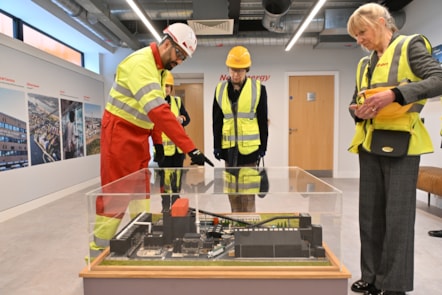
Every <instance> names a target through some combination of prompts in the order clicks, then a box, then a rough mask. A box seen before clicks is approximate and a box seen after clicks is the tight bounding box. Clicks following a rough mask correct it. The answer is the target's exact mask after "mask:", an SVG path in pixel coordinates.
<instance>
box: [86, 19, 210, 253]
mask: <svg viewBox="0 0 442 295" xmlns="http://www.w3.org/2000/svg"><path fill="white" fill-rule="evenodd" d="M163 33H164V38H163V39H162V41H161V42H160V43H159V44H157V43H151V44H150V45H149V46H146V47H145V48H142V49H140V50H137V51H135V52H134V53H132V54H130V55H129V56H128V57H126V58H125V59H124V60H123V61H122V62H121V63H120V64H119V65H118V67H117V70H116V75H115V81H114V84H113V86H112V89H111V90H110V92H109V99H108V102H107V104H106V107H105V111H104V114H103V118H102V129H101V185H102V186H104V185H106V184H108V183H110V182H113V181H115V180H117V179H120V178H122V177H123V176H126V175H128V174H131V173H133V172H136V171H138V170H140V169H143V168H146V167H147V166H148V163H149V161H150V147H149V141H148V137H149V136H151V135H155V134H153V129H154V126H155V128H158V129H159V130H161V131H162V132H164V133H165V134H166V135H167V136H168V137H169V138H170V139H171V140H172V141H173V142H174V143H175V144H176V145H177V146H178V147H179V148H180V149H181V150H182V151H183V152H185V153H187V154H188V155H189V156H190V158H191V164H196V165H204V163H205V162H207V163H208V164H211V165H212V166H213V164H212V163H211V162H210V160H208V159H207V158H206V157H205V156H204V154H203V153H201V152H200V151H199V150H198V149H197V148H196V146H195V144H194V143H193V141H192V140H191V139H190V138H189V136H188V135H187V134H186V132H185V131H184V129H183V127H182V126H181V124H180V123H179V122H177V120H176V116H175V115H174V114H173V113H172V112H171V111H170V107H169V105H168V103H167V102H166V100H165V99H164V97H165V93H164V81H165V77H166V75H167V70H172V69H173V68H174V67H176V66H177V65H179V64H181V63H183V62H184V60H185V59H186V58H187V57H192V54H193V53H194V52H195V50H196V47H197V39H196V36H195V33H194V32H193V30H192V29H191V28H190V27H189V26H188V25H186V24H183V23H174V24H172V25H170V26H168V27H167V28H166V29H165V30H164V31H163ZM160 136H161V133H160ZM155 141H156V140H154V142H155ZM160 142H161V141H160ZM129 202H130V200H126V201H125V200H123V199H122V198H119V199H118V198H112V197H110V196H103V197H99V198H97V201H96V226H95V230H94V241H93V242H92V243H91V249H95V250H98V251H100V250H102V249H104V248H105V247H106V246H107V245H108V244H109V240H110V239H111V238H112V236H113V235H114V234H115V232H116V230H117V228H118V225H119V223H120V221H121V218H122V217H123V215H124V212H125V210H126V208H127V206H128V205H129ZM146 203H148V202H146ZM91 253H92V252H91Z"/></svg>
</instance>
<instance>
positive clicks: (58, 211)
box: [0, 179, 442, 295]
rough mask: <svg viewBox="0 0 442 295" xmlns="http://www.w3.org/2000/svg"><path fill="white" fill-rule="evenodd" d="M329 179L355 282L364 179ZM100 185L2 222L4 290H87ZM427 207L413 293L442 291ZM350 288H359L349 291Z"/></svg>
mask: <svg viewBox="0 0 442 295" xmlns="http://www.w3.org/2000/svg"><path fill="white" fill-rule="evenodd" d="M326 181H327V182H329V183H330V184H332V185H334V186H336V187H337V188H339V189H340V190H342V191H343V193H344V194H343V220H342V221H343V222H342V224H343V227H342V239H343V246H342V247H343V249H342V250H343V251H342V252H343V253H342V262H343V264H344V265H345V266H346V267H347V268H348V270H349V271H350V272H351V273H352V276H353V278H351V279H350V280H349V286H350V284H351V282H352V281H353V280H355V279H358V278H359V275H360V272H359V246H360V244H359V238H358V214H357V206H358V198H357V190H358V180H357V179H326ZM97 185H98V184H97ZM94 188H95V187H90V188H87V189H84V190H81V191H79V192H77V193H74V194H70V195H67V196H65V197H63V198H61V199H59V200H57V201H54V202H52V203H50V204H48V205H45V206H43V207H40V208H37V209H34V210H32V211H30V212H28V213H25V214H23V215H21V216H17V217H14V218H12V219H9V220H6V221H4V222H1V223H0V294H1V295H52V294H54V295H55V294H56V295H81V294H83V281H82V279H81V278H80V277H79V275H78V274H79V272H80V271H81V270H82V269H83V268H84V267H85V261H84V257H85V255H86V253H87V251H88V249H87V244H88V239H87V203H86V198H85V193H86V192H88V191H90V190H91V189H94ZM419 193H422V194H423V192H419ZM426 207H427V206H426V204H425V203H423V202H420V201H418V209H417V217H416V228H415V230H416V243H415V282H414V285H415V290H414V291H413V292H410V293H409V294H413V295H437V294H442V253H441V251H442V238H432V237H430V236H428V234H427V232H428V230H431V229H442V218H441V217H440V216H441V215H440V212H439V211H437V210H436V213H435V214H434V210H433V211H432V212H433V214H430V213H428V212H427V211H428V210H426ZM205 293H206V292H205ZM232 294H233V293H232ZM348 294H353V293H352V292H351V291H348ZM97 295H101V294H97ZM103 295H105V294H103ZM235 295H236V294H235Z"/></svg>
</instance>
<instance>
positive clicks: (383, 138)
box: [371, 129, 411, 157]
mask: <svg viewBox="0 0 442 295" xmlns="http://www.w3.org/2000/svg"><path fill="white" fill-rule="evenodd" d="M410 136H411V134H410V132H408V131H396V130H382V129H375V130H373V134H372V138H371V152H372V153H373V154H376V155H379V156H387V157H403V156H406V155H407V152H408V145H409V144H410Z"/></svg>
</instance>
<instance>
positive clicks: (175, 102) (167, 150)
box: [161, 96, 183, 156]
mask: <svg viewBox="0 0 442 295" xmlns="http://www.w3.org/2000/svg"><path fill="white" fill-rule="evenodd" d="M180 108H181V98H180V97H178V96H170V111H171V112H172V113H173V114H174V115H175V116H176V117H178V115H179V114H180ZM161 136H162V138H163V146H164V155H165V156H173V155H174V154H175V151H176V150H178V152H179V153H180V154H182V153H183V151H182V150H180V149H179V148H178V147H177V146H176V145H175V143H174V142H173V141H172V140H170V138H169V137H167V135H166V134H165V133H164V132H163V133H162V135H161Z"/></svg>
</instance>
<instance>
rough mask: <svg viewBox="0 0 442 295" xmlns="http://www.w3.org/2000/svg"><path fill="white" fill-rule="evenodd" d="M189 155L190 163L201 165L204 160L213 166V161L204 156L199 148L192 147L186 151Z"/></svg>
mask: <svg viewBox="0 0 442 295" xmlns="http://www.w3.org/2000/svg"><path fill="white" fill-rule="evenodd" d="M188 155H189V157H190V160H191V161H190V165H200V166H203V165H204V162H206V163H207V164H209V165H210V166H212V167H213V163H212V162H211V161H210V160H209V159H207V158H206V156H204V154H203V153H202V152H201V151H200V150H199V149H194V150H193V151H191V152H190V153H188Z"/></svg>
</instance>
